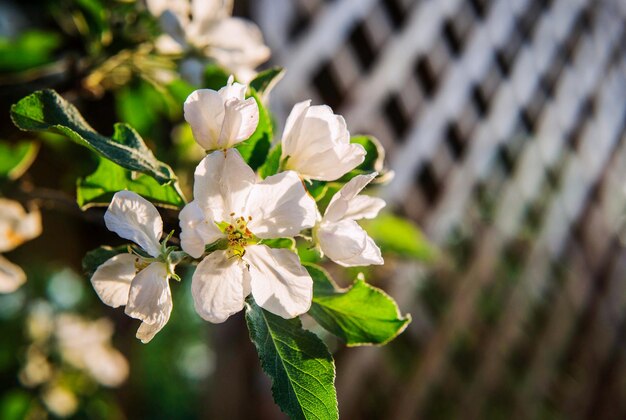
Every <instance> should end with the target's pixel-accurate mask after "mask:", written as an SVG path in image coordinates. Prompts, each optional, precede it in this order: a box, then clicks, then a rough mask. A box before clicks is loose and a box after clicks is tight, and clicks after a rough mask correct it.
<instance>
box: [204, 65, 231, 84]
mask: <svg viewBox="0 0 626 420" xmlns="http://www.w3.org/2000/svg"><path fill="white" fill-rule="evenodd" d="M229 76H230V75H229V74H228V73H227V72H226V71H225V70H224V69H223V68H222V67H220V66H218V65H217V64H208V65H207V66H206V67H205V68H204V75H203V87H204V88H205V89H213V90H220V89H221V88H223V87H224V86H226V83H227V82H228V77H229Z"/></svg>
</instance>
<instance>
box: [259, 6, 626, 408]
mask: <svg viewBox="0 0 626 420" xmlns="http://www.w3.org/2000/svg"><path fill="white" fill-rule="evenodd" d="M250 5H251V6H252V11H253V18H254V19H255V20H256V21H257V22H258V23H259V24H260V26H261V28H262V30H263V32H264V35H265V37H266V40H267V42H268V44H269V45H270V47H271V48H272V50H273V63H275V64H280V65H282V66H285V67H286V68H287V69H288V73H287V75H286V77H285V78H284V80H283V81H282V82H281V83H280V84H278V85H277V87H276V89H275V91H274V92H273V94H272V107H273V109H274V110H276V111H277V113H278V121H284V118H285V117H286V115H287V113H288V112H289V110H290V109H291V106H292V105H293V104H294V103H295V102H298V101H301V100H304V99H309V98H311V99H313V102H314V103H326V104H328V105H330V106H331V107H333V109H334V110H335V111H336V112H337V113H340V114H342V115H344V116H345V117H346V120H347V122H348V126H349V127H350V129H351V131H352V132H354V133H357V132H360V133H370V134H373V135H375V136H377V137H378V138H379V139H380V140H381V141H382V143H383V144H384V146H385V147H386V149H387V151H388V156H389V161H388V163H389V166H390V167H391V168H392V169H393V170H394V171H395V172H396V177H395V179H394V181H393V182H392V183H391V184H390V185H389V187H388V188H387V189H386V191H385V193H384V194H385V197H384V198H386V199H387V200H388V201H389V202H390V203H392V204H393V205H395V206H396V207H397V208H398V209H399V210H400V211H402V212H404V213H405V214H406V215H408V216H410V217H411V218H413V219H414V220H416V221H417V222H418V223H419V224H420V226H422V228H423V229H424V230H425V232H426V233H427V235H428V236H429V237H430V238H431V239H432V240H433V241H434V242H436V243H437V244H439V245H440V246H441V247H442V248H443V249H444V251H447V253H448V254H449V255H450V256H451V259H452V260H453V262H454V264H451V267H448V266H446V267H436V268H434V269H430V270H423V269H419V268H415V267H400V268H399V269H398V272H397V273H396V275H395V276H394V277H395V280H393V281H392V283H391V284H390V285H389V287H391V288H392V292H393V291H395V292H396V295H397V296H398V299H399V300H400V301H401V304H402V306H403V307H404V308H405V310H408V311H411V312H413V314H414V319H415V321H414V322H413V324H412V326H411V329H410V331H408V334H407V335H406V337H403V338H401V339H400V340H399V343H398V344H395V345H394V346H392V347H391V349H390V351H391V352H394V351H395V352H396V353H394V354H395V356H396V357H397V358H398V359H400V360H405V367H406V365H409V366H410V371H409V372H407V371H406V369H403V370H402V371H398V370H397V369H395V370H394V366H393V363H385V360H387V361H388V360H389V357H386V356H385V355H384V354H383V353H382V352H380V351H378V350H376V349H358V350H350V352H351V353H350V355H349V356H346V358H342V354H343V353H341V352H340V354H338V360H339V365H340V367H339V369H341V370H342V375H347V376H346V377H345V378H342V377H340V378H339V379H338V380H339V383H338V386H339V394H340V398H341V405H342V410H343V411H342V413H343V415H344V416H345V418H359V417H366V418H367V417H369V418H398V419H406V418H416V417H420V418H421V417H426V418H433V417H434V418H440V417H450V418H459V417H462V418H484V417H487V418H492V417H493V418H498V417H503V418H510V417H512V416H513V417H519V418H538V417H556V418H584V417H593V418H624V417H625V416H626V404H625V403H624V401H626V398H624V397H625V396H626V380H624V378H626V253H625V252H624V249H623V246H622V242H621V241H620V232H621V231H622V230H623V226H624V215H626V192H625V188H626V2H625V1H623V0H597V1H593V0H588V1H585V0H544V1H541V0H499V1H498V0H491V1H489V0H466V1H461V0H438V1H435V0H424V1H410V0H333V1H323V0H280V1H279V0H263V1H260V0H259V1H255V2H250ZM407 290H409V291H407ZM410 290H415V293H414V294H412V293H411V291H410ZM485 308H487V309H485ZM403 358H404V359H403ZM346 371H348V372H349V373H346ZM368 379H370V380H368ZM392 395H393V396H394V397H393V398H391V396H392ZM398 395H399V396H398ZM363 396H366V397H367V398H372V399H374V401H373V402H371V403H366V404H365V405H364V404H363V400H362V397H363ZM383 396H384V397H386V399H385V398H382V397H383ZM377 398H378V399H377ZM382 401H387V403H386V404H385V403H382ZM359 407H361V408H359Z"/></svg>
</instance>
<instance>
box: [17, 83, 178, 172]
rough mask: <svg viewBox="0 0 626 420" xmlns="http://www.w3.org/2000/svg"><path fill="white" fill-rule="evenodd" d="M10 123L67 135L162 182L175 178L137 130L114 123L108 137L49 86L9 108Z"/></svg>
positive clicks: (29, 129) (26, 128)
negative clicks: (94, 127) (111, 133)
mask: <svg viewBox="0 0 626 420" xmlns="http://www.w3.org/2000/svg"><path fill="white" fill-rule="evenodd" d="M11 118H12V119H13V123H14V124H15V125H16V126H17V127H18V128H20V129H22V130H28V131H52V132H55V133H58V134H62V135H64V136H67V137H68V138H70V139H71V140H73V141H75V142H76V143H78V144H80V145H82V146H85V147H88V148H89V149H91V150H93V151H95V152H97V153H99V154H100V155H101V156H103V157H105V158H107V159H109V160H111V161H113V162H115V163H116V164H118V165H120V166H121V167H123V168H126V169H128V170H131V171H138V172H142V173H145V174H147V175H150V176H152V177H153V178H154V179H156V180H157V181H159V183H161V184H166V183H168V182H171V181H174V180H175V179H176V176H175V175H174V172H173V171H172V169H171V168H170V167H169V166H168V165H166V164H165V163H163V162H160V161H158V160H157V159H156V157H154V155H153V154H152V151H151V150H150V149H149V148H148V146H146V144H145V143H144V141H143V139H142V138H141V137H140V136H139V134H137V132H136V131H135V130H134V129H133V128H132V127H130V126H129V125H126V124H121V123H117V124H115V126H114V134H113V136H112V137H111V138H109V137H105V136H103V135H101V134H99V133H97V132H96V131H95V130H94V129H93V128H92V127H91V126H90V125H89V124H88V123H87V122H86V121H85V120H84V119H83V117H82V115H80V113H79V112H78V110H77V109H76V108H75V107H74V106H73V105H72V104H70V103H69V102H67V101H66V100H65V99H63V98H62V97H61V96H60V95H59V94H58V93H56V92H55V91H54V90H51V89H45V90H40V91H37V92H35V93H33V94H31V95H29V96H26V97H25V98H22V99H21V100H20V101H19V102H18V103H16V104H14V105H13V106H12V107H11Z"/></svg>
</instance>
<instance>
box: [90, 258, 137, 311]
mask: <svg viewBox="0 0 626 420" xmlns="http://www.w3.org/2000/svg"><path fill="white" fill-rule="evenodd" d="M138 262H139V257H137V256H136V255H132V254H119V255H115V256H113V257H111V258H109V259H108V260H106V261H105V262H104V263H103V264H102V265H100V267H98V269H97V270H96V271H95V272H94V273H93V275H92V276H91V284H92V286H93V288H94V290H95V291H96V293H97V294H98V297H99V298H100V300H102V302H104V303H105V304H106V305H109V306H111V307H113V308H117V307H119V306H124V305H126V303H127V302H128V293H129V290H130V284H131V282H132V281H133V279H134V278H135V275H136V274H137V268H136V263H138Z"/></svg>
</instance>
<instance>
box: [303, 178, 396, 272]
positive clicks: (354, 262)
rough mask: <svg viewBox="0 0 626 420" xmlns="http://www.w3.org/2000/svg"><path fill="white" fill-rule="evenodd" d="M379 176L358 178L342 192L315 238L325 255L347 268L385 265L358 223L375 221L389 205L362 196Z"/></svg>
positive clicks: (328, 210) (339, 193)
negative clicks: (360, 193) (363, 220)
mask: <svg viewBox="0 0 626 420" xmlns="http://www.w3.org/2000/svg"><path fill="white" fill-rule="evenodd" d="M376 175H377V174H376V173H372V174H369V175H358V176H356V177H354V178H352V179H351V180H350V181H349V182H348V183H347V184H346V185H344V186H343V188H342V189H341V190H339V191H338V192H337V193H336V194H335V195H334V196H333V198H332V200H331V201H330V204H328V207H327V208H326V212H325V213H324V217H322V220H321V221H320V222H319V224H318V225H317V226H316V227H315V229H314V236H315V238H316V239H317V242H318V244H319V246H320V248H321V250H322V252H323V253H324V254H326V256H328V258H330V259H331V260H333V261H334V262H336V263H337V264H339V265H342V266H344V267H355V266H362V265H371V264H383V258H382V256H381V255H380V249H379V248H378V246H376V244H375V243H374V241H373V240H372V238H370V237H369V236H368V234H367V232H365V231H364V230H363V228H361V227H360V226H359V225H358V224H357V223H356V222H355V220H359V219H373V218H374V217H376V215H377V214H378V212H379V211H380V209H382V208H383V207H385V202H384V201H383V200H382V199H380V198H375V197H369V196H366V195H358V194H359V192H361V190H362V189H363V188H365V186H366V185H367V184H369V183H370V182H371V181H372V180H373V179H374V178H375V177H376Z"/></svg>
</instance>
